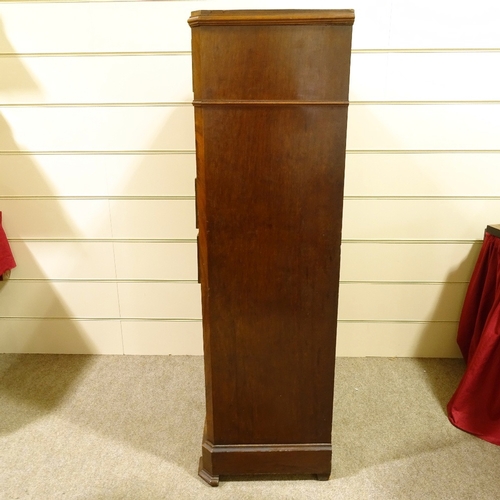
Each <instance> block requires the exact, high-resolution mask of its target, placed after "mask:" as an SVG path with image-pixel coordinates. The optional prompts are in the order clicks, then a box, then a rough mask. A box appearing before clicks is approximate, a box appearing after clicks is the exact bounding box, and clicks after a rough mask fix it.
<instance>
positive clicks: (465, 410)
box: [447, 233, 500, 445]
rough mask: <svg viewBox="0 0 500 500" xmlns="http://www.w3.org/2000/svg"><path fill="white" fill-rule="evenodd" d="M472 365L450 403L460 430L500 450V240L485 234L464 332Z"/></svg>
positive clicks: (465, 350)
mask: <svg viewBox="0 0 500 500" xmlns="http://www.w3.org/2000/svg"><path fill="white" fill-rule="evenodd" d="M457 342H458V345H459V347H460V350H461V351H462V354H463V357H464V359H465V361H466V363H467V368H466V371H465V374H464V376H463V378H462V380H461V381H460V384H459V386H458V388H457V390H456V391H455V394H454V395H453V397H452V398H451V400H450V402H449V403H448V407H447V408H448V418H449V419H450V422H451V423H452V424H453V425H455V426H456V427H458V428H460V429H462V430H464V431H467V432H469V433H471V434H474V435H475V436H478V437H480V438H481V439H484V440H485V441H489V442H490V443H494V444H497V445H500V238H497V237H495V236H492V235H491V234H489V233H486V234H485V237H484V242H483V246H482V248H481V252H480V254H479V257H478V261H477V263H476V267H475V268H474V272H473V273H472V277H471V281H470V283H469V287H468V289H467V294H466V296H465V301H464V306H463V309H462V314H461V317H460V323H459V326H458V334H457Z"/></svg>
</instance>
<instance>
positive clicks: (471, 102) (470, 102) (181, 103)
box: [0, 100, 500, 109]
mask: <svg viewBox="0 0 500 500" xmlns="http://www.w3.org/2000/svg"><path fill="white" fill-rule="evenodd" d="M499 104H500V100H461V101H458V100H456V101H384V100H379V101H271V100H260V101H253V100H218V101H215V100H207V101H204V100H196V101H161V102H153V101H151V102H147V101H145V102H86V103H76V102H57V103H53V102H52V103H51V102H49V103H44V102H32V103H0V109H2V108H171V107H186V106H205V105H207V106H210V105H213V106H215V105H233V106H236V105H242V106H244V105H248V106H251V105H255V106H257V105H269V106H270V105H276V106H278V105H323V106H348V105H350V106H462V105H463V106H475V105H492V106H495V105H499Z"/></svg>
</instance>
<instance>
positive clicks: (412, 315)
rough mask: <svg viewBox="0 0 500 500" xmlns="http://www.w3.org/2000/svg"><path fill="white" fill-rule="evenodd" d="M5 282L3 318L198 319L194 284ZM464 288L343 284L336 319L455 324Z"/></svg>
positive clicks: (0, 308) (456, 285) (198, 303)
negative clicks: (449, 322)
mask: <svg viewBox="0 0 500 500" xmlns="http://www.w3.org/2000/svg"><path fill="white" fill-rule="evenodd" d="M7 284H8V286H4V287H3V289H2V301H1V303H0V316H3V317H14V318H17V317H24V318H30V317H47V318H71V317H74V318H88V319H99V318H100V319H103V318H116V319H117V318H119V316H120V314H121V316H122V317H123V318H150V319H161V318H170V319H192V320H194V319H200V318H201V299H200V290H199V285H198V284H197V283H162V282H160V283H140V282H137V283H134V282H118V283H94V282H57V281H52V282H50V281H46V282H39V281H36V282H29V281H26V282H23V281H15V280H12V281H9V282H8V283H7ZM466 288H467V284H465V283H446V284H394V283H384V284H380V283H378V284H377V283H361V284H360V283H358V284H352V283H342V284H341V287H340V300H339V320H341V321H345V320H358V321H359V320H368V321H370V320H378V321H387V320H398V321H402V320H404V321H458V318H459V314H460V310H461V307H462V303H463V298H464V295H465V291H466ZM116 290H118V294H119V302H120V305H119V308H120V310H118V301H117V296H116ZM119 311H120V312H119Z"/></svg>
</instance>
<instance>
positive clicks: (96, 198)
mask: <svg viewBox="0 0 500 500" xmlns="http://www.w3.org/2000/svg"><path fill="white" fill-rule="evenodd" d="M0 200H40V201H46V200H88V201H155V200H157V201H194V200H195V196H194V195H182V196H168V195H166V196H159V195H151V196H148V195H130V196H125V195H120V196H113V195H110V196H107V195H89V196H84V195H80V196H57V195H53V196H45V195H44V196H36V195H33V196H25V195H19V196H15V195H6V196H3V195H0Z"/></svg>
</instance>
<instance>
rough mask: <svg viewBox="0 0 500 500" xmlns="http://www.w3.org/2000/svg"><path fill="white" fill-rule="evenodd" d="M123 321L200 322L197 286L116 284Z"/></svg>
mask: <svg viewBox="0 0 500 500" xmlns="http://www.w3.org/2000/svg"><path fill="white" fill-rule="evenodd" d="M117 286H118V293H119V297H120V312H121V315H122V317H124V318H179V319H201V295H200V293H201V292H200V287H199V285H198V283H188V284H185V283H118V284H117Z"/></svg>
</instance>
